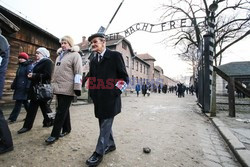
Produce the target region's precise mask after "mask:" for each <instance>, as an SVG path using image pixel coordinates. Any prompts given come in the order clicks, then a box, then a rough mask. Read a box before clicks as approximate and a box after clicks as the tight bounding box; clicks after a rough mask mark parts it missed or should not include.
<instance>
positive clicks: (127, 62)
mask: <svg viewBox="0 0 250 167" xmlns="http://www.w3.org/2000/svg"><path fill="white" fill-rule="evenodd" d="M126 67H129V57H128V56H126Z"/></svg>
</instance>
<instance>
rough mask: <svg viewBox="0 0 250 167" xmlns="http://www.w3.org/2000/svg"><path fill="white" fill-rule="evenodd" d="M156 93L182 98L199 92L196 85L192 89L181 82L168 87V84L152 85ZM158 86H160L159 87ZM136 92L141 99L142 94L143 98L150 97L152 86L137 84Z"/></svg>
mask: <svg viewBox="0 0 250 167" xmlns="http://www.w3.org/2000/svg"><path fill="white" fill-rule="evenodd" d="M152 85H153V90H152V92H154V93H164V94H166V93H174V92H175V93H176V95H177V96H178V97H179V98H180V97H185V92H186V94H191V95H194V92H197V91H196V89H195V86H194V85H191V86H190V87H187V86H185V84H183V83H181V82H179V83H177V84H176V85H174V86H168V85H167V84H160V83H158V84H155V83H154V84H152ZM157 85H158V86H157ZM135 91H136V94H137V97H139V94H140V92H141V93H142V95H143V96H145V95H148V96H149V95H150V93H151V84H150V83H146V82H144V83H143V84H140V83H137V84H136V85H135Z"/></svg>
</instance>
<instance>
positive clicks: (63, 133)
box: [59, 132, 70, 137]
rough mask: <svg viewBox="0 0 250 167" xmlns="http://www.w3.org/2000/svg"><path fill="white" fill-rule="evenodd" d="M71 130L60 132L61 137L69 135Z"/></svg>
mask: <svg viewBox="0 0 250 167" xmlns="http://www.w3.org/2000/svg"><path fill="white" fill-rule="evenodd" d="M69 133H70V132H62V133H60V135H59V137H64V136H67V135H68V134H69Z"/></svg>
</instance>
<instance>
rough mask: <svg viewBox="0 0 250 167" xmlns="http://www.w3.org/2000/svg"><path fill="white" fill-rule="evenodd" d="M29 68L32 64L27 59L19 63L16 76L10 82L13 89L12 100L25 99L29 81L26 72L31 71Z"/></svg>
mask: <svg viewBox="0 0 250 167" xmlns="http://www.w3.org/2000/svg"><path fill="white" fill-rule="evenodd" d="M31 69H32V66H31V64H30V62H29V61H25V62H23V63H19V66H18V69H17V71H16V77H15V79H14V81H13V83H12V84H11V89H14V94H13V100H27V98H28V90H29V88H30V82H31V81H30V80H29V79H28V73H30V72H31Z"/></svg>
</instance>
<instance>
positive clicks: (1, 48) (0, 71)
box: [0, 30, 10, 99]
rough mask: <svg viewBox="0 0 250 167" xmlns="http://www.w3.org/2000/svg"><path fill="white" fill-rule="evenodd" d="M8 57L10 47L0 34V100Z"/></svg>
mask: <svg viewBox="0 0 250 167" xmlns="http://www.w3.org/2000/svg"><path fill="white" fill-rule="evenodd" d="M0 31H1V30H0ZM9 55H10V45H9V43H8V41H7V39H6V38H5V37H4V36H3V35H1V34H0V57H1V60H2V61H1V63H0V99H1V98H2V95H3V88H4V82H5V73H6V70H7V66H8V63H9Z"/></svg>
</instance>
